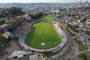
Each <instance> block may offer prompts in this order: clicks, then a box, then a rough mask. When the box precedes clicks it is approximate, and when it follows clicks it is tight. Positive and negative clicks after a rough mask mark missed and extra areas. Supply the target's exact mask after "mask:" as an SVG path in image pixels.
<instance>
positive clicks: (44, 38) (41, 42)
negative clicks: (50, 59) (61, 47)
mask: <svg viewBox="0 0 90 60" xmlns="http://www.w3.org/2000/svg"><path fill="white" fill-rule="evenodd" d="M25 42H26V44H27V45H28V46H30V47H32V48H36V49H49V48H53V47H55V46H57V45H58V44H59V43H60V42H61V39H60V38H59V37H58V34H57V33H56V30H55V29H54V27H53V25H52V24H50V23H47V22H38V23H34V24H33V25H32V29H31V32H29V33H28V34H27V36H26V40H25Z"/></svg>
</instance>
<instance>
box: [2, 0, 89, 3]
mask: <svg viewBox="0 0 90 60" xmlns="http://www.w3.org/2000/svg"><path fill="white" fill-rule="evenodd" d="M80 1H82V2H85V1H89V2H90V0H62V1H61V0H53V1H52V0H0V3H69V2H80Z"/></svg>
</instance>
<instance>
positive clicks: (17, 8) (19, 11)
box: [7, 6, 24, 15]
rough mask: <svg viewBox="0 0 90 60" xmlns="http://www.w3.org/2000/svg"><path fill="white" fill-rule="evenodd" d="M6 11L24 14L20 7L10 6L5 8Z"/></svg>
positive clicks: (13, 13)
mask: <svg viewBox="0 0 90 60" xmlns="http://www.w3.org/2000/svg"><path fill="white" fill-rule="evenodd" d="M7 11H8V13H9V14H11V15H22V14H24V12H22V8H19V7H14V6H12V7H11V8H7Z"/></svg>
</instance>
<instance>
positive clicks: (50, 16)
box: [39, 15, 55, 21]
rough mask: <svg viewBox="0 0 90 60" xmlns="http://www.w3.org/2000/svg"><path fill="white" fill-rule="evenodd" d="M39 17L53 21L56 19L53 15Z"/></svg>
mask: <svg viewBox="0 0 90 60" xmlns="http://www.w3.org/2000/svg"><path fill="white" fill-rule="evenodd" d="M39 19H40V20H52V21H54V20H55V17H54V16H52V15H44V16H42V17H40V18H39Z"/></svg>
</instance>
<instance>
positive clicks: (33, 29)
mask: <svg viewBox="0 0 90 60" xmlns="http://www.w3.org/2000/svg"><path fill="white" fill-rule="evenodd" d="M35 29H36V27H31V31H30V32H29V34H28V36H27V39H30V40H29V41H30V42H31V41H32V40H33V37H34V33H35Z"/></svg>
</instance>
